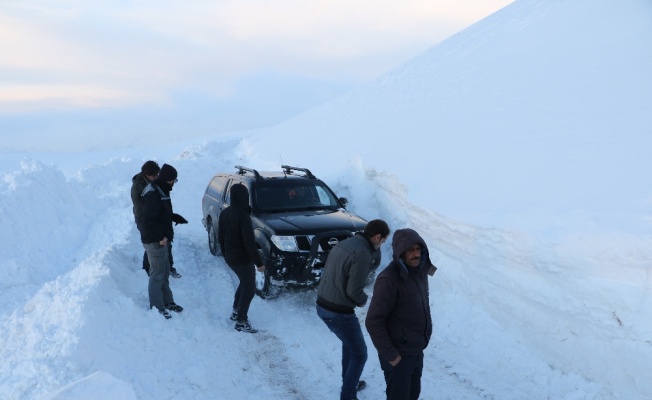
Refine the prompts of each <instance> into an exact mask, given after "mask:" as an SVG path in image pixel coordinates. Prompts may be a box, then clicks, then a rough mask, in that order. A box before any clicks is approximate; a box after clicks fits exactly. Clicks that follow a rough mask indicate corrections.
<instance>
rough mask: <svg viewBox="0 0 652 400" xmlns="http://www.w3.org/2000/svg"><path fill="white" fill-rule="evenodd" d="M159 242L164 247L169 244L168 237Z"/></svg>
mask: <svg viewBox="0 0 652 400" xmlns="http://www.w3.org/2000/svg"><path fill="white" fill-rule="evenodd" d="M158 244H160V245H161V246H163V247H165V246H167V244H168V238H166V237H163V240H161V241H160V242H158Z"/></svg>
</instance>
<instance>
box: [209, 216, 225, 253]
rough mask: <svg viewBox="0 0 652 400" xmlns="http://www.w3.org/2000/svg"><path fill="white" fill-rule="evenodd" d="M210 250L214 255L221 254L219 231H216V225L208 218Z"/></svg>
mask: <svg viewBox="0 0 652 400" xmlns="http://www.w3.org/2000/svg"><path fill="white" fill-rule="evenodd" d="M207 225H208V250H210V252H211V254H212V255H214V256H221V255H222V254H221V252H220V245H219V243H217V232H215V227H214V226H213V221H211V220H208V223H207Z"/></svg>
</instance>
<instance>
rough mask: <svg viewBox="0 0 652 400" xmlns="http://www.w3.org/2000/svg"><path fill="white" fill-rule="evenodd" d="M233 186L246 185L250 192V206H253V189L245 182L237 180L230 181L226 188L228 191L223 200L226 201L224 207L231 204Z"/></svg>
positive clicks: (225, 192)
mask: <svg viewBox="0 0 652 400" xmlns="http://www.w3.org/2000/svg"><path fill="white" fill-rule="evenodd" d="M233 185H244V186H245V187H246V188H247V190H248V191H249V205H251V188H250V187H248V186H247V184H246V183H245V182H241V181H239V180H237V179H231V180H229V182H228V183H227V185H226V186H225V187H226V190H225V191H224V195H223V197H222V199H223V201H224V205H225V206H228V205H230V204H231V186H233Z"/></svg>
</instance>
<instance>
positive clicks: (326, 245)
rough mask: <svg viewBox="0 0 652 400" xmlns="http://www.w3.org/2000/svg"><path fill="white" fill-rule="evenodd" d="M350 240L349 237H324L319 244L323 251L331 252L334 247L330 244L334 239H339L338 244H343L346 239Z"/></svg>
mask: <svg viewBox="0 0 652 400" xmlns="http://www.w3.org/2000/svg"><path fill="white" fill-rule="evenodd" d="M348 238H349V236H331V237H324V238H322V239H321V241H320V242H319V246H320V247H321V249H322V250H323V251H331V249H332V248H333V246H331V245H330V244H329V242H330V241H331V240H332V239H337V241H338V242H341V241H342V240H346V239H348Z"/></svg>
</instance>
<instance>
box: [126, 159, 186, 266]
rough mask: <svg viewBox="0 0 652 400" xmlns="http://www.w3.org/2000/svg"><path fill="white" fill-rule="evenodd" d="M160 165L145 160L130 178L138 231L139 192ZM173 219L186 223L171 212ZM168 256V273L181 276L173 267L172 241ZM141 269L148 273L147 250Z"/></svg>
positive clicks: (143, 188) (156, 174)
mask: <svg viewBox="0 0 652 400" xmlns="http://www.w3.org/2000/svg"><path fill="white" fill-rule="evenodd" d="M160 169H161V168H160V167H159V166H158V163H157V162H156V161H152V160H149V161H146V162H145V163H144V164H143V166H142V167H141V168H140V172H139V173H138V174H136V175H134V177H133V178H132V179H131V202H132V203H133V212H134V220H135V221H136V228H138V230H139V231H140V213H141V209H142V198H141V194H142V193H143V190H145V187H146V186H147V185H148V184H149V183H150V182H152V181H153V180H154V179H156V177H157V176H158V173H159V171H160ZM172 217H173V221H174V222H175V224H176V223H179V224H186V223H188V221H186V219H185V218H183V217H182V216H181V215H178V214H172ZM168 257H169V259H170V275H172V276H173V277H175V278H181V275H180V274H179V273H178V272H177V270H176V269H175V268H174V259H173V258H172V243H170V246H168ZM143 269H144V270H145V272H146V273H147V275H149V260H148V259H147V252H144V254H143Z"/></svg>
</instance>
